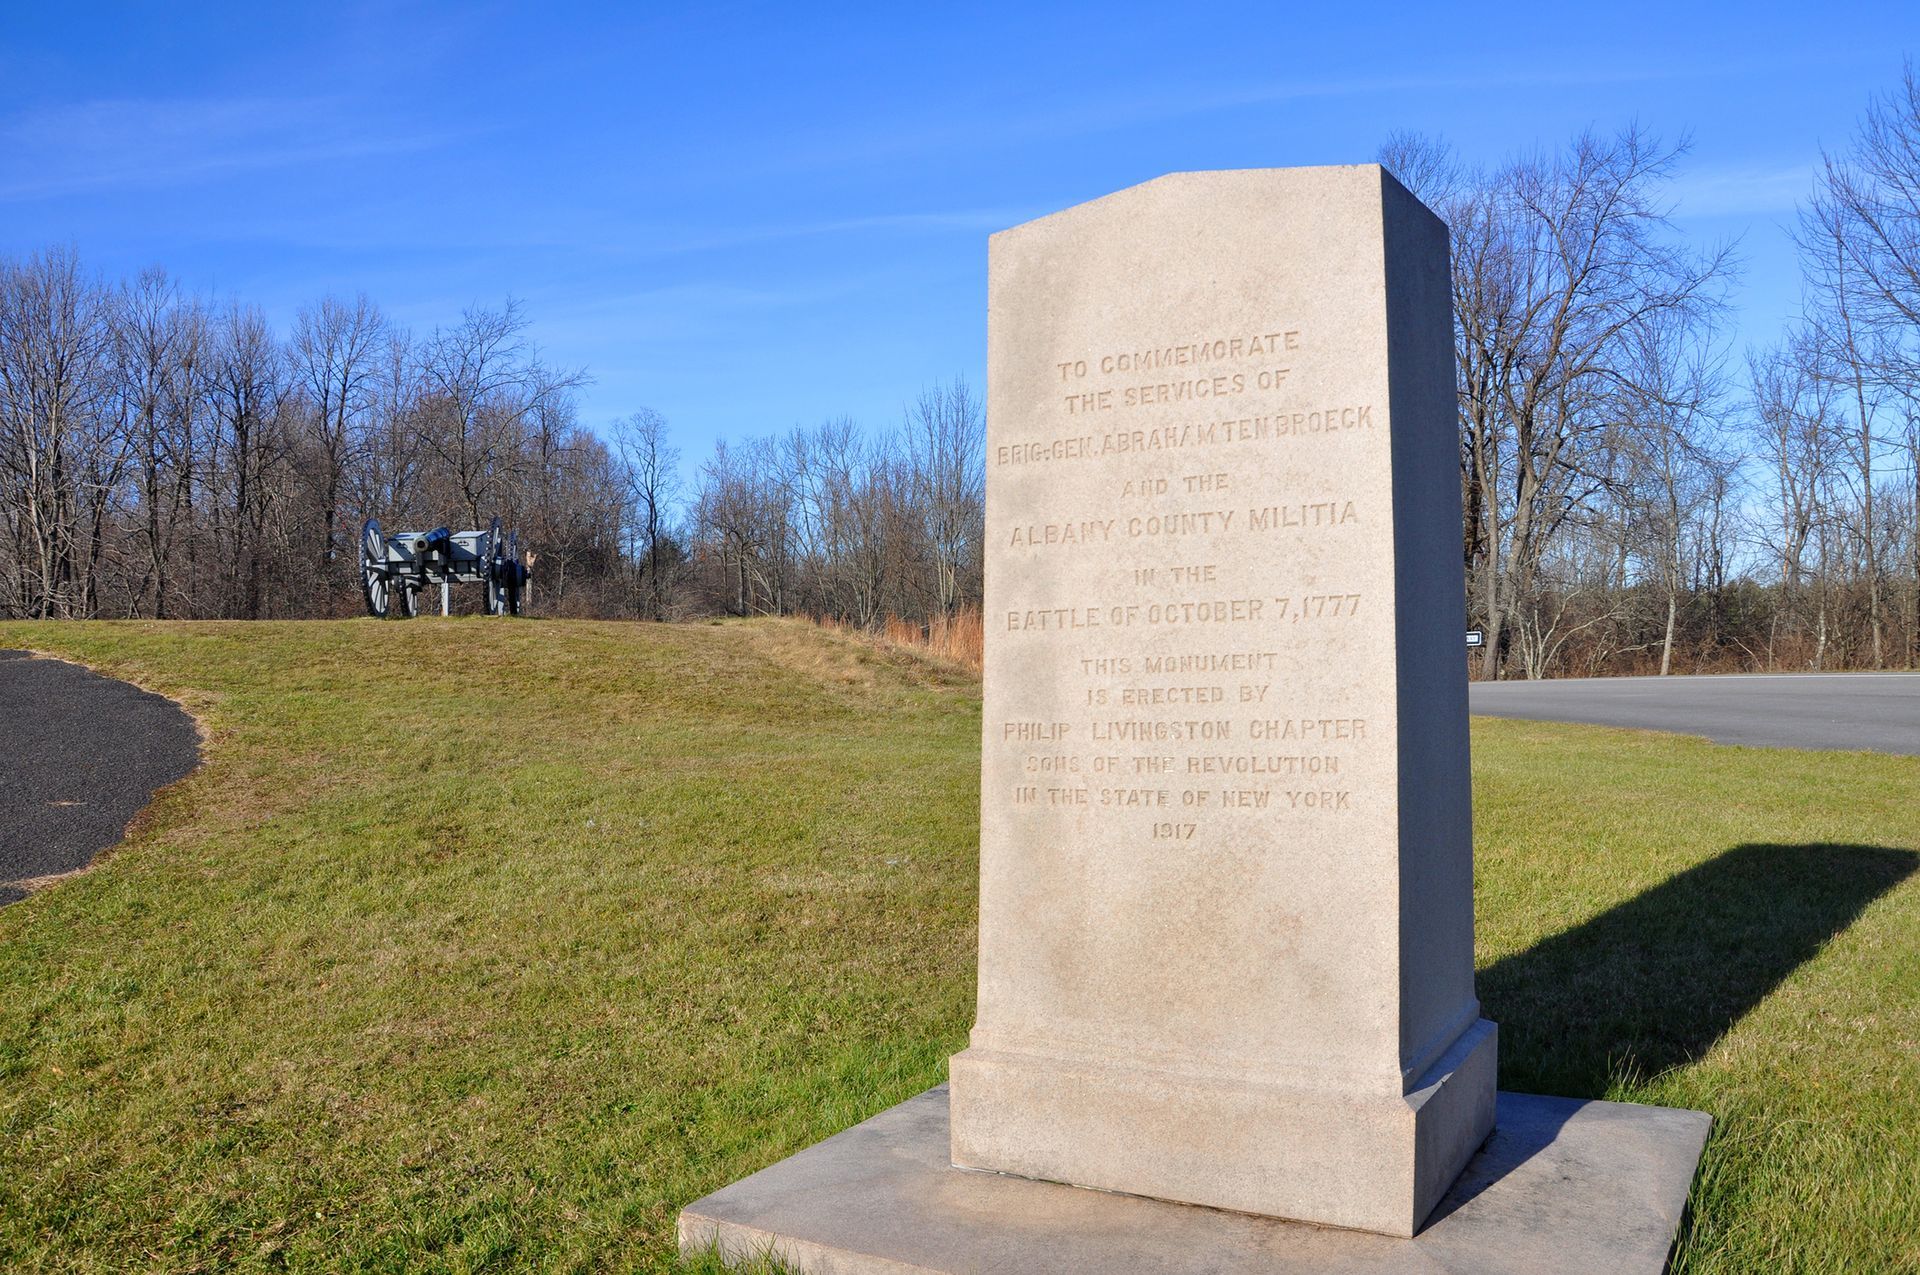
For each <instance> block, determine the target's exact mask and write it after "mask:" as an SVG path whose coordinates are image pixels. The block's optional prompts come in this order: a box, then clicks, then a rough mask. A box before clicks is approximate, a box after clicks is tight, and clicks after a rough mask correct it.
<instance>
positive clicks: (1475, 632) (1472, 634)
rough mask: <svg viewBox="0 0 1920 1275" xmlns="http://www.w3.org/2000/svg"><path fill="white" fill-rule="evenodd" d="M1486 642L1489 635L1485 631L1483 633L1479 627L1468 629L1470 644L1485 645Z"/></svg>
mask: <svg viewBox="0 0 1920 1275" xmlns="http://www.w3.org/2000/svg"><path fill="white" fill-rule="evenodd" d="M1486 644H1487V635H1486V634H1485V633H1482V632H1481V631H1480V630H1479V629H1468V630H1467V645H1468V646H1485V645H1486Z"/></svg>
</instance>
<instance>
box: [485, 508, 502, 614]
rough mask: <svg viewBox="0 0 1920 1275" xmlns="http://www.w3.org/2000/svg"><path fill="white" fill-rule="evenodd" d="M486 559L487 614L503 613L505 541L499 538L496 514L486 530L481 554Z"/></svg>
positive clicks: (498, 520) (498, 522)
mask: <svg viewBox="0 0 1920 1275" xmlns="http://www.w3.org/2000/svg"><path fill="white" fill-rule="evenodd" d="M481 556H482V557H484V558H485V559H486V560H487V614H488V615H505V614H506V611H507V590H506V582H505V581H504V579H503V578H502V577H503V575H504V574H505V573H504V571H503V570H502V568H503V566H504V565H505V563H506V560H507V550H506V542H505V541H504V540H503V539H502V538H501V534H500V519H499V517H498V516H497V515H496V516H495V517H494V520H493V526H492V527H490V528H489V529H488V531H487V551H486V553H484V554H482V555H481Z"/></svg>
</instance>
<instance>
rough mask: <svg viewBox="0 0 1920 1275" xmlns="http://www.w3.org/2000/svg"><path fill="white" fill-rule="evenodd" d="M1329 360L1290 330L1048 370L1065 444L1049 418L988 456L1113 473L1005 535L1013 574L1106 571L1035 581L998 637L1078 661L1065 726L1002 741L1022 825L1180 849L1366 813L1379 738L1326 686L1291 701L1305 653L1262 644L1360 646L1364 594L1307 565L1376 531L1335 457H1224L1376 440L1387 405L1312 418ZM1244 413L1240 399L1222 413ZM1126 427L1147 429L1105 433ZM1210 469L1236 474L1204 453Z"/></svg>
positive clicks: (1002, 622)
mask: <svg viewBox="0 0 1920 1275" xmlns="http://www.w3.org/2000/svg"><path fill="white" fill-rule="evenodd" d="M1315 354H1316V351H1315V348H1314V343H1313V341H1312V340H1311V339H1310V334H1307V333H1304V332H1303V331H1302V329H1301V328H1299V327H1297V326H1294V325H1285V324H1274V325H1270V326H1263V327H1262V328H1260V329H1259V330H1256V331H1247V332H1237V333H1223V334H1216V335H1208V336H1200V337H1195V338H1192V339H1187V340H1180V341H1173V342H1145V341H1143V342H1141V343H1139V344H1138V345H1133V346H1128V347H1126V348H1119V349H1104V350H1096V351H1089V352H1085V353H1066V354H1064V355H1063V356H1062V357H1059V358H1056V359H1054V360H1053V361H1052V363H1051V365H1050V366H1051V368H1052V371H1053V376H1054V380H1053V391H1054V392H1053V394H1052V396H1051V398H1050V400H1049V402H1050V404H1051V406H1050V407H1048V408H1047V409H1045V411H1046V413H1047V414H1049V415H1051V417H1052V420H1053V421H1055V422H1057V428H1054V429H1048V428H1047V422H1046V420H1044V419H1043V420H1042V421H1040V422H1036V424H1038V425H1039V426H1040V428H1038V429H1036V430H1035V433H1037V434H1039V435H1040V437H1038V438H1037V439H1031V440H1022V441H1011V440H1010V441H1007V442H1004V443H997V444H996V445H995V446H994V447H993V449H992V454H991V456H990V461H991V463H992V464H993V465H995V466H1000V467H1007V468H1009V469H1014V470H1021V469H1024V468H1025V467H1032V466H1051V465H1073V466H1100V467H1111V469H1110V472H1103V473H1102V475H1101V476H1100V477H1099V479H1098V480H1097V486H1096V488H1094V489H1093V490H1095V491H1098V492H1099V493H1101V494H1100V495H1098V496H1097V497H1094V498H1093V499H1092V500H1089V501H1084V502H1076V501H1072V500H1069V501H1064V502H1057V503H1056V502H1053V501H1051V500H1041V501H1034V502H1032V503H1031V504H1030V505H1029V506H1028V512H1029V516H1028V517H1024V518H1021V519H1019V520H1017V521H1012V522H1009V523H1005V524H1001V525H998V526H996V527H994V528H993V529H992V533H993V535H994V536H995V542H996V543H997V544H999V545H1000V546H1001V547H1002V548H1003V549H1005V550H1008V551H1016V552H1017V553H1018V555H1019V557H1018V558H1016V559H1015V560H1016V561H1032V562H1036V563H1037V562H1039V561H1042V560H1053V561H1059V560H1060V559H1059V558H1058V557H1056V555H1064V556H1068V557H1070V558H1071V559H1072V561H1073V562H1075V563H1084V564H1088V566H1087V571H1088V572H1090V573H1091V574H1085V573H1083V574H1079V575H1076V574H1073V573H1072V572H1068V573H1064V574H1059V575H1057V576H1052V575H1050V576H1046V577H1037V579H1040V580H1043V581H1044V582H1045V583H1044V584H1043V586H1042V588H1041V590H1040V593H1039V596H1034V595H1032V594H1023V595H1022V601H1023V605H1020V606H1018V607H1009V608H1006V609H1003V610H1002V611H1000V612H999V613H998V614H996V616H995V617H994V618H993V627H994V628H995V630H996V631H997V632H998V633H1000V634H1003V635H1009V636H1010V638H1011V640H1012V641H1014V642H1015V643H1016V644H1017V646H1016V649H1021V650H1026V649H1035V650H1039V649H1046V648H1050V647H1053V648H1056V649H1057V644H1071V648H1072V652H1073V654H1072V656H1071V658H1070V659H1068V660H1066V661H1064V663H1063V667H1064V669H1065V670H1067V671H1066V673H1065V676H1066V677H1067V678H1068V679H1069V683H1068V684H1067V685H1064V686H1059V687H1057V688H1056V689H1055V691H1054V692H1053V695H1054V698H1053V699H1052V700H1051V701H1050V702H1051V705H1052V707H1051V708H1050V709H1049V710H1047V711H1048V712H1049V713H1050V714H1051V715H1052V716H1053V718H1054V719H1052V720H1026V721H1007V722H1003V723H1001V726H1000V728H1001V731H1002V738H1003V740H1005V741H1006V743H1007V744H1008V746H1010V747H1013V748H1017V749H1019V766H1018V775H1019V782H1018V783H1017V784H1015V785H1014V786H1013V790H1012V792H1011V793H1010V794H1009V795H1010V797H1011V801H1012V804H1013V805H1014V806H1015V807H1019V808H1024V809H1028V810H1031V811H1033V812H1035V817H1037V818H1046V817H1050V816H1049V814H1048V812H1060V816H1062V817H1065V816H1066V813H1067V812H1073V811H1089V812H1101V814H1102V816H1103V817H1111V818H1113V819H1115V820H1117V821H1119V822H1117V823H1116V825H1115V826H1116V827H1117V828H1121V829H1125V828H1129V827H1132V828H1135V829H1137V830H1138V833H1139V834H1140V835H1142V837H1143V842H1145V843H1157V844H1164V845H1166V846H1167V847H1168V848H1169V849H1173V848H1175V847H1195V848H1199V847H1206V846H1212V845H1221V846H1225V845H1229V844H1232V843H1233V840H1234V835H1233V834H1234V830H1235V828H1237V827H1242V826H1244V825H1243V824H1242V823H1241V822H1239V821H1243V820H1245V819H1248V818H1259V819H1321V818H1328V819H1342V818H1346V817H1349V816H1350V815H1352V814H1353V812H1354V811H1356V810H1357V809H1358V808H1359V807H1360V804H1361V802H1360V799H1359V797H1358V796H1357V794H1359V793H1364V792H1367V791H1370V788H1369V786H1368V785H1367V784H1366V783H1365V782H1364V781H1358V777H1357V775H1356V771H1355V766H1356V764H1357V763H1358V761H1359V759H1360V758H1362V757H1363V756H1364V755H1365V750H1366V749H1367V748H1368V747H1369V739H1368V733H1367V722H1366V719H1365V718H1364V717H1359V716H1354V715H1351V714H1342V713H1339V712H1338V711H1337V710H1336V711H1331V712H1330V711H1328V709H1329V708H1331V707H1333V706H1332V705H1325V706H1323V705H1321V704H1316V703H1314V702H1312V701H1313V697H1315V696H1317V695H1320V694H1322V693H1323V692H1322V691H1321V690H1320V689H1318V688H1319V687H1320V686H1321V685H1322V684H1323V679H1318V678H1315V679H1310V680H1309V683H1308V684H1306V685H1290V684H1289V682H1290V680H1292V679H1290V678H1289V677H1288V676H1285V675H1283V673H1282V670H1283V669H1286V668H1294V669H1297V668H1299V667H1300V656H1299V655H1298V653H1297V652H1288V651H1283V650H1281V649H1278V648H1277V647H1274V646H1267V645H1261V644H1260V638H1259V636H1258V635H1259V634H1261V633H1262V632H1269V633H1275V634H1288V635H1291V634H1294V633H1298V634H1300V636H1299V637H1297V638H1295V637H1291V636H1289V637H1288V638H1287V639H1286V641H1287V642H1288V643H1293V642H1298V643H1302V644H1306V645H1305V646H1303V647H1302V648H1301V649H1305V650H1313V651H1320V650H1335V649H1339V648H1338V646H1337V643H1336V644H1335V646H1332V647H1329V646H1327V643H1328V642H1329V640H1330V639H1329V637H1328V636H1326V635H1328V634H1333V633H1339V632H1346V631H1348V629H1347V628H1346V626H1349V625H1351V624H1353V623H1354V622H1355V621H1356V618H1357V617H1359V616H1360V615H1361V613H1362V609H1363V607H1364V605H1365V602H1366V598H1365V596H1364V590H1362V589H1360V588H1356V587H1354V586H1353V585H1352V584H1351V583H1348V582H1346V581H1342V580H1341V579H1339V578H1337V577H1335V576H1332V575H1323V574H1321V572H1320V570H1319V569H1318V568H1316V567H1313V566H1311V565H1310V564H1313V563H1317V562H1319V561H1320V559H1319V558H1317V557H1315V556H1313V554H1314V553H1315V552H1318V551H1317V550H1311V549H1309V546H1319V545H1323V544H1324V545H1327V546H1329V547H1330V548H1329V550H1328V552H1330V553H1331V554H1332V555H1333V556H1332V557H1331V558H1329V559H1327V560H1328V561H1332V562H1338V561H1342V560H1344V559H1345V558H1346V557H1347V556H1348V555H1350V554H1352V553H1353V552H1354V551H1355V549H1356V548H1357V547H1358V546H1359V545H1360V543H1361V542H1359V541H1356V540H1352V539H1349V537H1353V536H1357V535H1360V534H1362V533H1364V532H1366V531H1367V530H1368V529H1369V526H1370V524H1371V523H1373V522H1375V521H1377V515H1375V514H1372V513H1370V511H1369V509H1368V508H1367V507H1366V505H1365V504H1364V503H1363V502H1362V501H1360V500H1357V499H1354V498H1352V497H1350V496H1349V495H1347V494H1345V493H1343V492H1342V491H1341V490H1340V488H1341V486H1342V485H1343V482H1342V478H1343V475H1342V473H1341V469H1340V462H1339V461H1337V460H1322V459H1321V457H1322V455H1323V454H1326V455H1331V453H1323V452H1322V451H1318V450H1317V451H1314V452H1311V453H1308V455H1307V457H1306V458H1305V459H1306V463H1305V464H1304V465H1303V464H1302V462H1301V461H1298V460H1296V461H1289V462H1284V463H1283V462H1274V463H1272V464H1260V463H1251V464H1250V463H1247V462H1246V461H1234V460H1229V459H1227V454H1226V452H1224V451H1223V450H1222V449H1229V448H1233V447H1236V446H1239V447H1245V446H1248V445H1254V446H1257V445H1260V444H1266V445H1268V446H1270V447H1275V448H1293V447H1296V446H1299V445H1305V444H1315V445H1317V446H1319V447H1321V448H1337V447H1338V446H1339V445H1340V440H1341V439H1343V438H1350V437H1355V436H1364V435H1366V434H1368V433H1370V432H1371V431H1372V430H1374V429H1375V428H1376V423H1375V419H1374V407H1373V405H1372V404H1370V403H1364V402H1340V401H1334V402H1326V401H1322V400H1320V399H1318V397H1317V396H1316V394H1315V393H1314V388H1313V385H1312V368H1313V362H1312V360H1313V358H1314V356H1315ZM1232 399H1245V400H1247V402H1246V405H1245V406H1236V407H1235V408H1234V409H1233V410H1231V411H1221V410H1219V409H1218V408H1217V407H1215V406H1214V405H1215V404H1216V403H1220V404H1221V405H1223V406H1224V402H1225V401H1226V400H1232ZM1127 412H1136V413H1138V414H1139V415H1140V416H1141V418H1142V419H1141V420H1140V421H1139V423H1138V424H1130V425H1128V426H1126V427H1125V428H1120V427H1117V426H1112V425H1103V424H1101V423H1099V418H1101V417H1111V416H1113V415H1115V414H1122V413H1127ZM1083 418H1084V419H1083ZM1207 451H1212V452H1214V453H1215V454H1218V455H1220V456H1221V459H1220V460H1219V461H1218V462H1214V461H1213V460H1212V458H1211V457H1209V458H1207V459H1205V460H1201V459H1199V458H1198V457H1197V456H1196V455H1195V454H1196V453H1200V452H1207ZM1243 455H1244V453H1243ZM1196 461H1197V462H1198V463H1196ZM1280 475H1285V476H1286V477H1285V479H1284V481H1282V479H1281V478H1280V477H1279V476H1280ZM1029 481H1042V482H1044V481H1045V480H1044V478H1041V477H1040V476H1038V475H1036V476H1035V478H1034V479H1032V480H1029ZM1081 490H1086V489H1081ZM1077 503H1086V504H1087V505H1088V507H1073V506H1074V505H1075V504H1077ZM1033 514H1037V515H1039V516H1038V517H1033V516H1031V515H1033ZM1109 560H1111V561H1112V562H1113V563H1114V566H1113V567H1111V568H1103V567H1102V566H1101V565H1100V564H1101V563H1103V562H1105V561H1109ZM1296 564H1297V565H1296ZM1116 568H1117V569H1116ZM1079 570H1080V568H1078V567H1076V568H1074V571H1079ZM1083 582H1084V583H1083ZM1276 586H1277V587H1276ZM1343 586H1344V587H1343ZM1053 590H1061V591H1071V592H1072V593H1073V594H1077V595H1078V596H1052V597H1048V596H1046V594H1047V593H1048V592H1050V591H1053ZM1128 593H1132V594H1133V595H1134V596H1135V599H1136V600H1123V599H1124V598H1125V595H1127V594H1128ZM1115 595H1119V599H1116V596H1115ZM1184 635H1191V636H1190V637H1187V636H1184ZM1236 635H1240V636H1237V637H1236ZM1249 637H1251V642H1249V640H1248V639H1249ZM1001 640H1007V639H1005V638H1003V639H1001ZM1029 643H1034V644H1039V646H1038V647H1031V648H1030V647H1028V646H1027V644H1029ZM1063 654H1064V652H1063ZM1297 676H1298V675H1297V674H1295V675H1294V677H1296V678H1297ZM1303 696H1304V697H1305V698H1304V699H1303ZM1076 711H1077V712H1078V713H1082V714H1084V716H1079V717H1076V716H1075V715H1074V714H1075V713H1076ZM1069 719H1070V720H1069ZM1169 812H1177V813H1173V814H1171V815H1170V814H1169ZM1135 818H1137V819H1138V820H1139V822H1138V823H1137V824H1136V823H1132V822H1131V820H1133V819H1135ZM1222 838H1225V839H1224V840H1223V839H1222Z"/></svg>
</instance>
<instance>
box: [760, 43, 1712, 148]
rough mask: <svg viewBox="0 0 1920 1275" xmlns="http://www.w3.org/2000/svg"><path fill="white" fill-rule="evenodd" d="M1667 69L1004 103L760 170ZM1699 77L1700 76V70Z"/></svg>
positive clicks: (846, 139) (1320, 83)
mask: <svg viewBox="0 0 1920 1275" xmlns="http://www.w3.org/2000/svg"><path fill="white" fill-rule="evenodd" d="M1685 74H1688V72H1686V71H1683V70H1679V69H1667V68H1631V67H1627V68H1619V69H1612V70H1607V71H1593V70H1583V69H1561V68H1554V69H1551V70H1527V71H1515V72H1510V73H1506V74H1501V75H1472V76H1467V75H1439V76H1355V77H1346V78H1338V79H1326V80H1307V79H1276V80H1272V81H1267V82H1257V81H1256V82H1246V83H1242V84H1240V85H1238V86H1233V87H1226V88H1222V87H1218V86H1214V87H1209V88H1205V89H1191V88H1188V89H1166V88H1156V89H1153V90H1152V91H1145V92H1134V93H1130V94H1124V95H1111V96H1107V97H1075V98H1072V99H1068V100H1064V101H1030V102H1026V103H1009V102H1001V103H996V104H995V106H996V107H997V108H998V109H988V108H984V107H983V108H981V109H971V110H970V109H967V108H965V107H956V109H954V110H952V111H950V112H948V113H946V114H943V115H941V116H939V117H937V118H928V117H925V116H921V117H916V118H898V119H894V120H891V121H888V122H885V123H880V124H875V123H867V124H863V125H861V126H859V127H858V128H854V129H845V130H837V131H834V132H831V133H821V134H816V135H814V136H810V137H802V138H800V139H797V140H796V141H795V142H793V143H792V144H790V145H788V146H787V147H786V148H785V149H784V151H783V153H782V154H781V155H779V156H778V157H776V158H773V159H770V160H768V161H766V162H765V164H764V165H763V166H762V171H768V172H774V171H801V170H816V169H818V170H824V169H831V168H844V167H858V166H861V165H866V164H874V163H882V162H887V161H891V160H900V159H905V158H908V157H911V156H916V155H926V154H939V153H958V152H964V151H969V150H977V149H981V148H985V147H992V146H1003V145H1006V144H1008V143H1033V142H1048V141H1067V140H1070V139H1073V138H1079V137H1089V136H1094V135H1097V134H1101V133H1110V132H1115V131H1118V130H1121V129H1126V128H1136V127H1147V126H1151V125H1157V124H1168V123H1175V122H1178V121H1180V120H1184V119H1198V118H1201V117H1204V116H1208V115H1217V114H1225V113H1229V112H1232V111H1236V110H1244V109H1247V108H1249V107H1261V106H1280V105H1284V104H1286V103H1288V102H1305V101H1312V100H1318V99H1339V98H1358V97H1383V96H1389V95H1405V94H1421V93H1441V92H1466V91H1472V92H1486V91H1489V90H1493V91H1500V90H1522V89H1526V90H1534V91H1538V90H1542V89H1553V88H1563V89H1564V88H1573V87H1577V86H1582V85H1602V84H1628V83H1644V82H1647V81H1652V80H1661V79H1674V78H1680V77H1682V76H1683V75H1685ZM1695 74H1697V72H1695Z"/></svg>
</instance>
